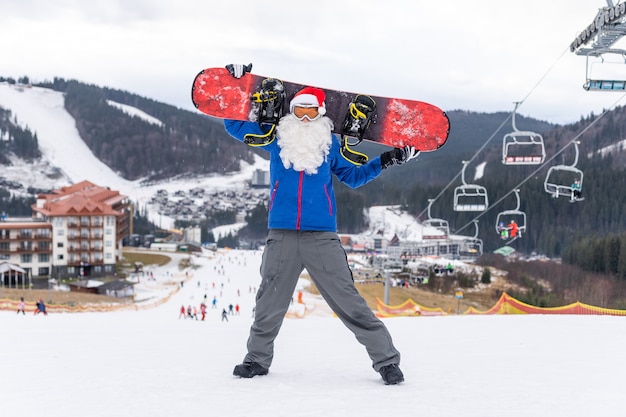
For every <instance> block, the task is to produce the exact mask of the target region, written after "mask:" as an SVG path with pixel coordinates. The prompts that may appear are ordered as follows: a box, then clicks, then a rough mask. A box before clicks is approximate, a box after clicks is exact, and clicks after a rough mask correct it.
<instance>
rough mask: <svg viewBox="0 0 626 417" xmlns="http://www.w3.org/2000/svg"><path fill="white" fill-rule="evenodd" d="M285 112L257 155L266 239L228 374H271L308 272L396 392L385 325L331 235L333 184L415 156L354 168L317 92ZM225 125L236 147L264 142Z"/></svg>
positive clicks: (237, 71)
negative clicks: (266, 164)
mask: <svg viewBox="0 0 626 417" xmlns="http://www.w3.org/2000/svg"><path fill="white" fill-rule="evenodd" d="M227 68H228V69H229V71H230V72H231V74H232V75H233V76H235V77H237V78H239V77H241V76H242V75H243V73H244V67H243V66H242V65H229V66H227ZM289 111H290V113H289V114H287V115H285V116H283V117H282V118H281V119H280V121H279V123H278V126H277V127H276V138H275V139H274V140H271V141H269V143H266V144H265V145H264V146H263V147H262V149H264V150H265V151H267V152H268V153H269V155H270V183H271V190H270V201H269V206H268V212H269V213H268V229H269V233H268V237H267V242H266V246H265V250H264V252H263V259H262V263H261V277H262V281H261V285H260V286H259V290H258V292H257V297H256V310H255V316H254V323H253V324H252V326H251V328H250V336H249V338H248V343H247V348H248V353H247V355H246V356H245V358H244V360H243V363H242V364H240V365H237V366H235V369H234V371H233V374H234V375H235V376H238V377H242V378H252V377H254V376H257V375H266V374H267V373H268V372H269V367H270V365H271V364H272V359H273V355H274V339H275V338H276V336H277V335H278V332H279V330H280V327H281V325H282V322H283V319H284V317H285V313H286V312H287V309H288V308H289V303H290V302H291V299H292V297H293V293H294V290H295V287H296V284H297V281H298V277H299V276H300V273H301V272H302V271H303V270H304V269H305V268H306V269H307V271H308V273H309V274H310V276H311V279H312V280H313V283H314V284H315V286H316V287H317V288H318V289H319V291H320V294H321V295H322V296H323V297H324V299H325V300H326V302H327V303H328V305H329V306H330V307H331V308H332V310H333V311H334V312H335V313H336V314H337V316H338V317H339V319H340V320H341V321H342V322H343V323H344V324H345V325H346V327H348V329H350V330H351V331H352V332H353V333H354V335H355V336H356V338H357V340H358V341H359V342H360V343H361V344H363V345H364V346H365V348H366V350H367V353H368V354H369V356H370V358H371V360H372V366H373V368H374V370H376V371H377V372H379V373H380V374H381V376H382V378H383V381H384V382H385V384H388V385H394V384H398V383H400V382H402V381H404V376H403V374H402V371H401V370H400V368H399V363H400V353H399V352H398V351H397V350H396V348H395V347H394V345H393V342H392V340H391V335H390V334H389V332H388V331H387V328H386V327H385V325H384V324H383V323H382V321H380V320H379V319H378V318H377V317H376V316H375V315H374V313H373V312H372V310H371V309H370V308H369V307H368V306H367V303H366V302H365V300H364V299H363V298H362V297H361V296H360V295H359V293H358V292H357V290H356V288H355V286H354V282H353V278H352V271H351V270H350V268H349V266H348V262H347V257H346V253H345V251H344V250H343V248H342V246H341V242H340V240H339V237H338V235H337V233H336V230H337V221H336V214H337V207H336V204H335V194H334V191H333V183H332V181H333V178H332V176H333V174H334V175H335V176H336V177H337V178H338V179H339V180H340V181H342V182H343V183H345V184H347V185H348V186H350V187H352V188H356V187H359V186H361V185H364V184H366V183H368V182H369V181H371V180H373V179H375V178H376V177H378V175H380V173H381V171H382V169H384V168H388V167H390V166H392V165H400V164H402V163H404V162H407V161H409V160H410V159H413V158H415V157H416V156H417V154H418V153H419V152H417V151H416V150H415V149H414V148H411V147H406V148H403V149H400V148H396V149H393V150H390V151H388V152H385V153H383V154H382V155H380V156H379V157H377V158H374V159H372V160H370V161H369V162H368V163H366V164H364V165H356V164H354V163H352V162H350V161H348V160H347V159H346V158H344V157H343V156H342V155H341V153H340V144H339V141H338V140H337V138H335V136H334V135H333V134H332V132H331V130H332V126H333V121H332V120H331V119H329V118H328V117H325V116H324V114H325V112H326V106H325V94H324V91H323V90H320V89H317V88H312V87H306V88H304V89H302V90H301V91H300V92H298V93H297V94H296V95H295V97H294V98H293V100H291V102H290V105H289ZM224 125H225V128H226V131H227V132H228V133H229V134H230V135H232V136H233V137H234V138H235V139H237V140H240V141H243V139H244V137H246V136H247V135H252V136H257V137H261V136H263V135H264V134H265V132H264V130H263V129H262V128H261V127H260V126H259V125H258V123H254V122H242V121H234V120H225V121H224Z"/></svg>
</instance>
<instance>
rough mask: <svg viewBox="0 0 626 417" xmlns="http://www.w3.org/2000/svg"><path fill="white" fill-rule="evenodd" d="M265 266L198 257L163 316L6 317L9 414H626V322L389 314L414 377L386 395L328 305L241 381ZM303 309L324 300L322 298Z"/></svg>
mask: <svg viewBox="0 0 626 417" xmlns="http://www.w3.org/2000/svg"><path fill="white" fill-rule="evenodd" d="M260 258H261V255H260V252H241V251H224V252H221V253H219V254H218V255H217V256H216V257H214V258H204V257H203V258H196V259H195V260H194V262H196V263H197V264H198V267H199V268H198V269H195V270H189V271H188V272H189V273H190V274H191V275H190V278H189V280H188V281H187V282H186V283H185V285H184V287H183V288H182V289H180V291H178V292H177V293H176V294H175V295H174V296H173V297H172V298H171V299H170V301H168V302H167V303H165V304H162V305H160V306H159V307H157V308H153V309H149V310H138V311H123V312H110V313H76V314H50V315H48V316H47V317H43V316H33V315H32V312H30V313H29V314H28V315H26V316H22V315H16V314H15V312H6V311H0V326H1V328H2V340H3V342H4V343H3V348H2V352H3V357H4V358H5V360H4V361H3V365H2V378H0V393H1V394H0V396H1V398H2V401H1V404H0V410H2V411H1V412H2V415H7V416H13V415H19V416H32V415H40V414H43V415H45V416H46V417H66V416H90V417H110V416H116V417H144V416H146V417H148V416H149V417H172V416H229V417H230V416H233V417H239V416H241V417H247V416H251V417H293V416H298V417H313V416H315V417H322V416H324V417H345V416H360V417H380V416H433V417H434V416H436V417H458V416H463V417H502V416H508V417H528V416H531V417H535V416H541V417H543V416H549V417H588V416H602V417H622V416H623V415H624V412H625V409H624V402H623V397H622V395H623V392H622V391H623V384H622V381H623V375H624V372H625V371H626V365H625V364H624V361H623V352H622V351H623V346H624V345H625V344H626V332H624V318H623V317H610V316H559V315H553V316H541V315H535V316H524V315H521V316H519V315H517V316H454V315H453V316H444V317H416V318H410V317H404V318H391V319H384V322H385V324H386V325H387V326H388V328H389V330H390V332H391V335H392V337H393V339H394V343H395V345H396V346H397V347H398V349H399V350H400V351H401V353H402V363H401V367H402V370H403V372H404V374H405V377H406V381H405V382H404V383H403V384H401V385H398V386H385V385H383V384H382V382H381V379H380V376H379V375H378V374H376V373H375V372H374V371H373V370H372V368H371V363H370V361H369V358H368V356H367V354H366V352H365V349H364V348H363V347H362V346H361V345H359V343H358V342H357V341H356V340H355V338H354V337H353V336H352V334H351V333H350V332H349V331H348V330H347V329H346V328H345V327H344V326H343V325H342V324H341V322H340V321H339V320H338V319H337V318H335V317H333V316H332V315H325V314H321V313H323V307H321V306H319V305H318V306H317V307H316V308H315V309H314V311H315V312H319V313H320V314H312V315H310V316H307V317H305V318H303V319H286V320H285V322H284V325H283V327H282V329H281V333H280V334H279V336H278V338H277V340H276V345H275V358H274V363H273V364H272V367H271V369H270V374H269V375H267V376H264V377H257V378H253V379H250V380H243V379H236V378H233V376H232V369H233V367H234V365H236V364H237V363H239V362H240V361H241V360H242V359H243V356H244V354H245V345H246V339H247V337H248V330H249V326H250V324H251V321H252V317H251V310H252V305H253V303H254V292H250V288H251V287H258V283H259V275H258V271H259V265H260ZM150 268H151V270H152V271H153V273H154V275H155V277H156V278H157V280H165V279H168V278H169V277H181V276H183V275H184V274H183V273H182V271H178V269H177V267H176V263H173V264H169V265H167V266H165V267H160V268H152V267H150ZM213 283H215V284H216V285H215V288H213ZM146 285H148V284H146ZM150 285H155V284H150ZM238 290H239V294H238V293H237V291H238ZM205 294H206V295H207V299H208V300H212V299H213V297H214V296H215V297H216V298H217V300H218V307H219V308H218V309H211V308H209V309H208V316H207V320H205V321H195V320H186V319H179V318H178V315H179V308H180V306H181V305H185V306H187V305H196V306H197V305H198V304H199V303H200V301H201V300H202V299H203V298H204V295H205ZM53 297H54V294H53V293H51V294H50V298H53ZM304 301H305V303H307V306H314V305H316V299H315V298H314V297H313V296H306V297H305V299H304ZM231 303H232V304H239V305H240V309H241V314H240V315H238V316H230V318H229V321H228V322H221V321H220V315H219V312H220V311H221V308H223V307H227V306H228V304H231Z"/></svg>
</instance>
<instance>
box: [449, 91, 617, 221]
mask: <svg viewBox="0 0 626 417" xmlns="http://www.w3.org/2000/svg"><path fill="white" fill-rule="evenodd" d="M625 97H626V93H625V94H622V95H621V96H620V97H619V98H618V99H617V100H615V102H614V103H613V104H612V105H611V106H610V107H609V108H608V109H605V110H604V111H603V112H602V114H600V115H599V116H598V117H597V118H596V119H595V120H593V121H592V122H591V123H589V125H587V126H586V127H585V128H584V129H583V130H581V131H580V132H579V133H578V134H577V135H576V136H575V137H574V138H573V139H571V140H570V141H569V142H567V143H566V144H565V145H563V146H562V147H561V149H559V150H558V151H557V152H555V153H554V155H552V156H551V157H550V158H548V159H547V160H546V161H545V162H544V163H543V164H541V165H540V166H538V167H537V169H535V170H534V171H533V172H531V173H530V174H529V175H528V176H527V177H526V178H524V179H523V180H522V181H521V182H520V183H519V184H517V185H515V186H514V187H513V188H512V189H511V190H509V192H508V193H506V194H505V195H503V196H502V197H501V198H500V199H499V200H497V201H496V202H495V203H493V204H491V205H489V207H487V209H486V210H485V211H482V212H480V213H479V214H478V215H476V217H474V218H473V219H472V220H470V221H469V222H468V223H466V224H465V225H463V227H461V228H460V229H458V230H457V231H458V232H460V231H461V230H463V229H465V228H466V227H468V226H470V225H471V224H472V223H473V222H474V221H476V220H478V219H479V218H481V217H482V216H483V215H485V214H487V213H488V212H489V211H490V210H491V209H492V208H493V207H495V206H497V205H498V204H499V203H501V202H502V201H503V200H504V199H505V198H506V197H508V196H509V195H511V194H513V193H514V192H515V190H517V189H519V188H520V187H521V186H522V185H524V184H525V183H526V182H528V181H530V179H531V178H533V177H534V176H535V175H536V174H537V173H538V172H539V171H541V170H542V169H543V168H545V167H546V165H547V164H548V163H549V162H552V161H553V160H554V159H555V158H556V157H557V156H559V155H560V154H562V153H563V152H565V150H567V148H568V147H570V146H571V145H573V144H574V143H576V142H577V143H580V137H581V136H582V135H583V134H584V133H585V132H587V131H588V130H589V129H591V128H592V127H593V126H594V125H595V124H596V123H598V121H600V120H601V119H602V118H603V117H604V116H606V115H607V114H608V113H609V112H610V111H611V110H613V109H614V108H615V107H617V105H618V104H619V103H620V102H621V101H622V100H623V99H624V98H625Z"/></svg>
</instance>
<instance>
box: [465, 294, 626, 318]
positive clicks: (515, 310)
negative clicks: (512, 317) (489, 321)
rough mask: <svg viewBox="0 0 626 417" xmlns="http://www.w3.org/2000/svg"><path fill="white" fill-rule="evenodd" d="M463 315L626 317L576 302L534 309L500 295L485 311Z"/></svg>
mask: <svg viewBox="0 0 626 417" xmlns="http://www.w3.org/2000/svg"><path fill="white" fill-rule="evenodd" d="M463 314H586V315H600V316H626V310H616V309H613V308H603V307H596V306H591V305H588V304H583V303H581V302H580V301H577V302H575V303H572V304H568V305H566V306H562V307H535V306H532V305H530V304H526V303H523V302H521V301H519V300H516V299H515V298H513V297H511V296H510V295H508V294H507V293H502V296H500V299H499V300H498V302H497V303H496V304H495V305H494V306H493V307H491V308H490V309H489V310H487V311H479V310H476V309H475V308H473V307H470V308H468V309H467V311H465V313H463Z"/></svg>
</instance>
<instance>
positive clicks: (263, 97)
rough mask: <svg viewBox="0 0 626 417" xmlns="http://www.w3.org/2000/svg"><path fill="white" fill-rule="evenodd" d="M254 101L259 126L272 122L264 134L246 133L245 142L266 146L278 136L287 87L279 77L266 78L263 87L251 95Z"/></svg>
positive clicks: (251, 144)
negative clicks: (277, 126)
mask: <svg viewBox="0 0 626 417" xmlns="http://www.w3.org/2000/svg"><path fill="white" fill-rule="evenodd" d="M251 100H252V102H253V103H254V112H255V114H256V119H257V122H258V123H259V126H263V125H264V124H270V125H271V127H270V129H269V130H268V131H267V132H265V134H263V135H246V136H245V137H244V142H245V143H247V144H248V145H250V146H265V145H267V144H268V143H271V142H272V141H273V140H274V138H275V137H276V125H277V124H278V121H279V120H280V118H281V117H282V116H283V107H284V104H285V87H284V85H283V82H282V81H281V80H279V79H277V78H266V79H264V80H263V81H262V82H261V88H260V90H259V91H257V92H255V93H253V94H252V96H251Z"/></svg>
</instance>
